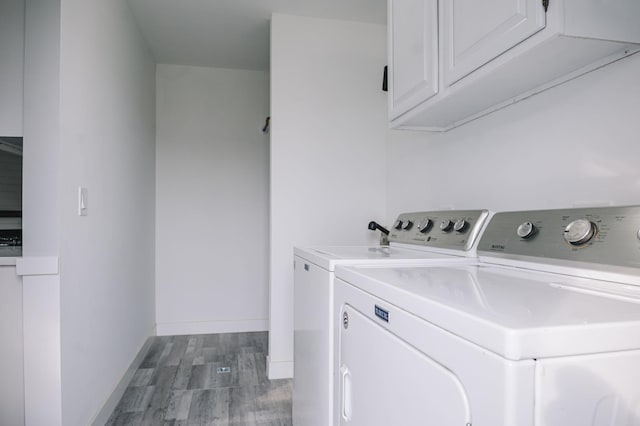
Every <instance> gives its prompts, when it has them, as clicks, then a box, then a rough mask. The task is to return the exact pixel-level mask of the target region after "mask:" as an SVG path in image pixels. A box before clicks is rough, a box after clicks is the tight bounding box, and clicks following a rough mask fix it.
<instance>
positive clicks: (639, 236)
mask: <svg viewBox="0 0 640 426" xmlns="http://www.w3.org/2000/svg"><path fill="white" fill-rule="evenodd" d="M638 239H639V240H640V229H638Z"/></svg>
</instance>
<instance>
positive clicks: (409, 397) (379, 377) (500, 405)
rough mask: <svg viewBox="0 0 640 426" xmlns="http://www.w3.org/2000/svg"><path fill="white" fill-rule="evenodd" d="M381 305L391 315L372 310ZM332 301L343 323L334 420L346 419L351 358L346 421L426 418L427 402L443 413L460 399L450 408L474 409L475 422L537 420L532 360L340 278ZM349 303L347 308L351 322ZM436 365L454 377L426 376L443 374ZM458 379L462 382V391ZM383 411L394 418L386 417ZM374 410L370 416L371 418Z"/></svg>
mask: <svg viewBox="0 0 640 426" xmlns="http://www.w3.org/2000/svg"><path fill="white" fill-rule="evenodd" d="M376 306H378V307H379V308H381V309H382V310H383V311H386V312H388V320H389V321H388V322H386V321H384V320H382V319H380V318H379V317H378V316H376V315H375V307H376ZM335 307H336V315H337V316H338V318H336V319H337V320H338V321H339V322H338V324H339V330H340V331H339V332H338V331H336V333H335V335H336V336H335V338H336V360H335V364H334V370H335V371H337V373H336V376H334V377H335V384H334V386H335V400H334V401H335V402H334V424H336V425H338V424H341V423H340V419H341V418H342V416H341V414H342V413H341V411H342V409H343V408H344V407H343V404H342V403H343V398H344V397H345V396H347V401H349V397H348V395H345V394H344V393H342V388H343V387H344V385H343V382H344V380H343V378H342V376H341V375H339V373H340V368H341V367H342V366H343V365H346V367H347V368H348V371H347V373H349V374H350V377H348V378H347V387H348V386H349V384H351V391H350V395H351V400H350V402H351V407H352V410H351V413H352V421H350V422H347V423H346V425H349V426H352V425H365V424H366V425H367V426H371V425H403V426H404V425H412V424H420V425H424V424H425V418H429V419H431V418H432V417H431V416H432V415H433V414H432V413H429V416H428V417H424V416H425V415H426V413H427V412H428V411H429V410H435V411H434V412H437V413H439V411H438V410H439V407H441V406H445V407H446V406H447V405H448V404H451V407H454V406H455V407H457V408H456V410H452V409H449V410H448V411H456V413H457V414H460V415H462V417H465V416H464V415H463V414H464V413H465V410H469V413H470V416H471V420H470V421H471V424H472V425H473V426H498V425H517V426H533V409H534V405H533V404H534V403H533V395H534V368H535V367H534V364H535V362H534V361H532V360H524V361H508V360H506V359H504V358H502V357H500V356H498V355H496V354H494V353H492V352H489V351H487V350H485V349H482V348H480V347H479V346H476V345H474V344H472V343H470V342H468V341H466V340H464V339H462V338H459V337H457V336H455V335H453V334H450V333H448V332H446V331H444V330H442V329H441V328H438V327H436V326H434V325H433V324H431V323H429V322H427V321H425V320H423V319H420V318H418V317H416V316H414V315H412V314H409V313H407V312H406V311H403V310H401V309H399V308H398V307H396V306H394V305H392V304H389V303H387V302H385V301H384V300H381V299H379V298H377V297H375V296H373V295H371V294H369V293H366V292H364V291H362V290H360V289H358V288H356V287H354V286H352V285H350V284H347V283H346V282H344V281H342V280H340V279H337V278H336V280H335ZM345 310H346V311H347V314H348V315H349V325H348V327H347V328H346V329H345V328H344V322H343V315H344V312H345ZM356 311H357V313H355V312H356ZM359 316H364V317H367V321H368V322H369V323H370V324H369V325H368V326H366V325H364V324H365V321H364V320H363V319H362V318H359ZM358 318H359V319H358ZM354 321H355V324H354ZM371 324H375V325H371ZM372 327H376V328H372ZM396 352H401V354H400V353H396ZM434 365H440V366H441V367H442V368H444V369H446V370H447V371H449V372H450V373H451V374H452V375H453V376H455V378H456V379H455V380H454V379H453V378H451V377H450V378H449V379H446V380H449V382H448V383H449V384H448V385H444V386H445V387H443V386H442V385H437V386H434V385H430V383H433V381H432V380H431V379H429V380H426V377H430V376H436V377H438V374H440V373H438V372H439V371H441V370H438V369H437V368H435V367H433V366H434ZM344 372H345V370H344V369H343V371H342V373H344ZM444 377H445V375H444V373H442V374H441V375H440V376H439V378H438V379H437V380H439V381H443V382H445V383H446V380H445V378H444ZM349 380H350V381H349ZM454 382H456V383H460V384H461V385H460V386H462V389H463V390H461V391H459V392H458V393H457V394H456V392H454V388H455V386H454V385H453V383H454ZM434 389H435V393H434ZM445 389H446V390H445ZM463 394H464V395H465V397H463V396H462V395H463ZM419 395H425V397H424V398H422V397H419ZM465 398H467V402H465V403H463V402H462V401H463V400H464V399H465ZM413 404H416V405H415V406H413ZM465 404H468V405H469V408H465ZM363 406H366V407H367V409H368V410H372V412H371V413H370V415H368V414H361V413H360V411H361V410H363V408H362V407H363ZM398 407H399V408H398ZM463 408H464V409H463ZM405 412H406V415H409V414H408V413H410V412H411V413H414V414H415V413H417V412H420V413H422V417H420V418H419V419H421V422H417V420H416V419H413V420H410V419H408V418H407V419H405ZM360 416H366V417H365V418H363V417H360ZM372 416H373V417H372ZM385 416H391V417H389V418H390V419H391V420H390V421H389V422H386V423H385V422H383V421H382V420H381V419H383V418H385V419H386V418H387V417H385ZM374 418H375V419H376V420H375V421H374V422H373V423H367V421H366V420H369V421H370V420H372V419H374ZM365 419H366V420H365ZM400 419H402V421H401V420H400ZM445 420H447V421H448V420H449V418H448V417H445V418H443V420H442V421H439V422H435V423H433V424H437V425H438V426H441V425H447V424H449V423H446V422H445ZM456 420H457V421H458V423H455V424H456V425H461V426H464V425H465V422H462V423H459V422H460V418H457V419H456ZM342 421H344V419H342ZM416 422H417V423H416Z"/></svg>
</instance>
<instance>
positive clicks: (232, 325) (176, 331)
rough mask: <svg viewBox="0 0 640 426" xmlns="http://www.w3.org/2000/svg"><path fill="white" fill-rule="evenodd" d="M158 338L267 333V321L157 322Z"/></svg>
mask: <svg viewBox="0 0 640 426" xmlns="http://www.w3.org/2000/svg"><path fill="white" fill-rule="evenodd" d="M156 329H157V332H158V336H179V335H185V334H217V333H243V332H247V331H267V330H269V321H268V320H267V319H258V320H240V321H197V322H159V323H158V324H157V327H156Z"/></svg>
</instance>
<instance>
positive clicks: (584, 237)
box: [564, 219, 598, 246]
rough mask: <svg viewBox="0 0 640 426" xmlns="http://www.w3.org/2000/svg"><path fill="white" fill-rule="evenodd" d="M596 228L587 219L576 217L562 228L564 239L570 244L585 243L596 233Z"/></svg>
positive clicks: (578, 244)
mask: <svg viewBox="0 0 640 426" xmlns="http://www.w3.org/2000/svg"><path fill="white" fill-rule="evenodd" d="M597 230H598V228H597V227H596V225H595V223H593V222H591V221H589V220H587V219H577V220H574V221H573V222H571V223H570V224H568V225H567V227H566V228H564V240H565V241H566V242H568V243H569V244H571V245H572V246H580V245H582V244H586V243H588V242H589V241H591V239H592V238H593V237H594V236H595V235H596V232H597Z"/></svg>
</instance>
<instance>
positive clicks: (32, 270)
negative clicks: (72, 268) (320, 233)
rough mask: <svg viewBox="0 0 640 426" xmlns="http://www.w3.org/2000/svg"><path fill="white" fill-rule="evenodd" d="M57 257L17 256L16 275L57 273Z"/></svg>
mask: <svg viewBox="0 0 640 426" xmlns="http://www.w3.org/2000/svg"><path fill="white" fill-rule="evenodd" d="M58 271H59V267H58V257H57V256H49V257H19V258H16V274H17V275H22V276H24V275H58Z"/></svg>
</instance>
